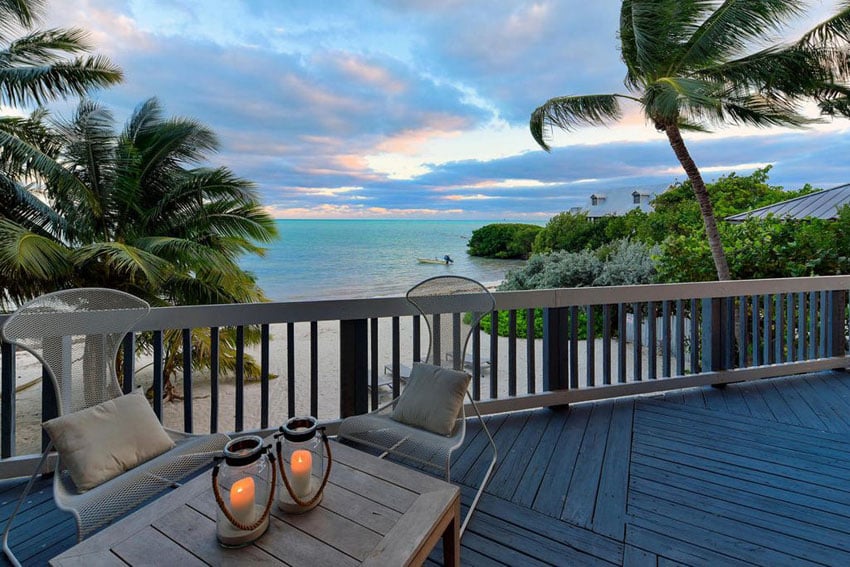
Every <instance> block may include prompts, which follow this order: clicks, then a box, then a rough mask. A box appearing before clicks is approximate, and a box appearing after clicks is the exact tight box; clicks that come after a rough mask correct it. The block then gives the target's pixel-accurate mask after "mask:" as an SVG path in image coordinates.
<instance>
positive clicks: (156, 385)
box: [151, 330, 163, 421]
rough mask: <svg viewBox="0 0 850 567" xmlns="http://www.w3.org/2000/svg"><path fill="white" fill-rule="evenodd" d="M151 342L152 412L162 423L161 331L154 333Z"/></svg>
mask: <svg viewBox="0 0 850 567" xmlns="http://www.w3.org/2000/svg"><path fill="white" fill-rule="evenodd" d="M151 341H152V342H153V345H152V346H153V412H154V413H155V414H156V417H158V418H159V420H160V421H162V388H163V385H162V360H163V356H162V351H163V348H162V331H161V330H156V331H154V332H153V337H152V338H151Z"/></svg>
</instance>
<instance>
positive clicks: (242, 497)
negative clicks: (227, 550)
mask: <svg viewBox="0 0 850 567" xmlns="http://www.w3.org/2000/svg"><path fill="white" fill-rule="evenodd" d="M269 449H270V447H269V446H268V445H266V446H264V445H263V440H262V438H260V437H258V436H256V435H247V436H244V437H238V438H236V439H233V440H232V441H229V442H228V443H227V445H225V446H224V455H223V457H220V458H218V459H216V463H215V466H214V467H213V472H212V483H213V492H214V493H215V500H216V504H218V511H217V515H216V522H215V527H216V536H217V537H218V541H219V543H220V544H221V545H222V546H223V547H242V546H245V545H248V544H249V543H251V542H252V541H254V540H256V539H257V538H259V537H260V536H261V535H263V534H264V533H265V532H266V530H267V529H268V527H269V512H270V511H271V505H272V502H273V501H274V490H275V484H276V483H277V473H276V472H275V461H274V457H273V456H272V455H271V453H270V452H269Z"/></svg>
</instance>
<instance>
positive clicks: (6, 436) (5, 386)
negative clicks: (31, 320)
mask: <svg viewBox="0 0 850 567" xmlns="http://www.w3.org/2000/svg"><path fill="white" fill-rule="evenodd" d="M0 365H2V366H3V370H2V374H0V428H2V432H3V434H2V436H0V457H2V458H4V459H5V458H7V457H14V456H15V453H16V451H15V397H16V396H15V395H14V392H15V376H17V373H16V371H15V370H16V368H15V366H16V364H15V347H14V345H11V344H9V343H7V342H3V341H0Z"/></svg>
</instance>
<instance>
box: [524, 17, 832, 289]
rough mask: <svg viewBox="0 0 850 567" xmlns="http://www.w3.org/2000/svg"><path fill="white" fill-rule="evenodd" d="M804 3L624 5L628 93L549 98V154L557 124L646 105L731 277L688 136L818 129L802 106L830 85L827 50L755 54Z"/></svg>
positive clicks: (540, 138) (539, 113) (544, 116)
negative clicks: (733, 129) (734, 129)
mask: <svg viewBox="0 0 850 567" xmlns="http://www.w3.org/2000/svg"><path fill="white" fill-rule="evenodd" d="M802 5H803V3H802V1H801V0H726V1H722V2H721V1H719V0H715V1H710V0H702V1H697V0H624V1H623V4H622V8H621V10H620V31H619V37H620V42H621V57H622V59H623V62H624V63H625V64H626V78H625V85H626V88H627V90H628V93H627V94H616V93H615V94H600V95H589V96H562V97H557V98H552V99H550V100H548V101H547V102H546V103H545V104H543V105H542V106H540V107H539V108H537V109H536V110H535V111H534V112H533V113H532V114H531V120H530V128H531V134H532V136H533V137H534V139H535V140H536V141H537V143H538V144H540V146H541V147H543V149H545V150H547V151H548V150H549V145H548V143H547V141H546V138H547V135H548V133H549V130H551V127H553V126H556V127H558V128H561V129H570V128H573V127H575V126H578V125H584V124H586V125H595V124H602V123H606V122H611V121H615V120H616V119H618V118H619V117H620V116H621V108H620V101H629V102H631V103H635V104H637V105H639V106H640V107H641V109H642V110H643V113H644V115H645V117H646V119H647V121H649V122H650V123H652V124H653V125H654V126H655V128H656V129H657V130H658V131H660V132H664V134H666V136H667V140H668V142H669V143H670V147H671V148H672V149H673V152H674V153H675V155H676V158H677V159H678V160H679V163H680V164H681V165H682V168H683V169H684V171H685V173H686V174H687V176H688V179H690V181H691V184H692V186H693V191H694V195H695V197H696V199H697V202H698V203H699V207H700V212H701V214H702V218H703V222H704V225H705V231H706V235H707V237H708V241H709V245H710V248H711V253H712V257H713V259H714V264H715V268H716V270H717V277H718V279H721V280H727V279H729V278H730V275H729V266H728V264H727V262H726V255H725V253H724V251H723V245H722V243H721V241H720V235H719V234H718V232H717V223H716V221H715V218H714V212H713V209H712V205H711V201H710V199H709V195H708V192H707V191H706V188H705V182H704V181H703V178H702V175H701V174H700V171H699V169H698V168H697V165H696V163H695V162H694V160H693V158H692V157H691V154H690V152H689V151H688V148H687V147H686V145H685V142H684V140H683V138H682V130H698V131H705V130H706V128H707V126H716V125H722V124H725V123H730V122H731V123H739V124H750V125H755V126H792V127H800V126H804V125H806V124H808V123H810V122H811V120H809V119H807V118H806V117H805V116H803V115H802V114H801V113H800V112H799V110H798V101H799V100H801V99H802V98H804V97H806V96H810V95H812V94H813V92H814V91H815V90H816V89H818V88H820V87H822V85H824V84H826V83H830V82H831V79H832V77H831V72H830V71H831V70H830V69H829V68H828V66H827V64H826V63H825V62H824V60H823V57H822V55H823V54H822V53H821V52H820V51H818V50H814V49H808V48H807V47H806V46H805V45H804V44H800V43H798V44H794V45H789V46H783V45H772V46H769V47H766V48H762V49H759V50H753V49H751V47H752V46H753V45H754V44H755V43H756V42H760V41H764V40H765V39H767V38H768V35H769V34H770V33H771V32H774V31H777V30H778V29H779V28H780V26H781V25H782V24H784V23H786V22H789V21H790V20H792V19H793V18H794V17H796V16H798V15H800V14H801V12H802Z"/></svg>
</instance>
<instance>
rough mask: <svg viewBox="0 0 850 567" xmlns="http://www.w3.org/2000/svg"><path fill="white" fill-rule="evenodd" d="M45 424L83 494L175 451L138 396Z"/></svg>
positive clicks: (154, 416) (99, 405)
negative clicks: (165, 453) (166, 453)
mask: <svg viewBox="0 0 850 567" xmlns="http://www.w3.org/2000/svg"><path fill="white" fill-rule="evenodd" d="M42 425H43V427H44V429H45V431H47V434H48V435H50V438H51V439H52V440H53V443H54V444H55V446H56V450H57V451H58V452H59V455H60V457H61V458H62V462H63V464H64V466H66V467H67V468H68V471H69V472H70V473H71V479H72V480H73V481H74V484H76V485H77V490H79V491H80V492H84V491H86V490H89V489H91V488H94V487H95V486H97V485H99V484H101V483H103V482H106V481H107V480H109V479H110V478H113V477H116V476H118V475H119V474H121V473H122V472H124V471H127V470H129V469H132V468H134V467H136V466H138V465H140V464H141V463H144V462H145V461H147V460H149V459H152V458H154V457H156V456H157V455H161V454H162V453H164V452H166V451H168V450H169V449H171V448H172V447H174V441H172V440H171V438H170V437H169V436H168V434H167V433H166V432H165V430H164V429H163V428H162V425H160V423H159V420H158V419H157V418H156V415H155V414H154V413H153V410H152V409H151V407H150V404H149V403H148V401H147V400H146V399H145V397H144V396H142V395H140V394H128V395H126V396H121V397H118V398H115V399H113V400H109V401H107V402H103V403H101V404H98V405H96V406H92V407H90V408H86V409H84V410H80V411H77V412H74V413H72V414H68V415H63V416H61V417H57V418H55V419H51V420H50V421H45V422H44V423H43V424H42Z"/></svg>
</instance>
